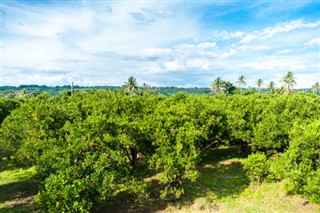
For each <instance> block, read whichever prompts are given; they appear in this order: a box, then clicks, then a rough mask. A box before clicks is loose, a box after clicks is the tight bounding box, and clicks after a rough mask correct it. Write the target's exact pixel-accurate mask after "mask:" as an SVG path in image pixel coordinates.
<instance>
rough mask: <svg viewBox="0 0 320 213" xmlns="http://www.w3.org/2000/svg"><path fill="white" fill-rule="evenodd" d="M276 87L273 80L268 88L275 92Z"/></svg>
mask: <svg viewBox="0 0 320 213" xmlns="http://www.w3.org/2000/svg"><path fill="white" fill-rule="evenodd" d="M275 88H276V84H275V83H274V82H273V81H270V83H269V85H268V89H269V91H270V94H273V92H274V90H275Z"/></svg>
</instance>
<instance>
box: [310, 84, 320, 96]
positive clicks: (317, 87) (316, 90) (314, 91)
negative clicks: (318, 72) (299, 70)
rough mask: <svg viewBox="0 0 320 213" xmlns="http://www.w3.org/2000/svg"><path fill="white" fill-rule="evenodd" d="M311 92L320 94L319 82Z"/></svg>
mask: <svg viewBox="0 0 320 213" xmlns="http://www.w3.org/2000/svg"><path fill="white" fill-rule="evenodd" d="M311 91H312V92H313V93H314V94H316V95H318V94H319V91H320V84H319V82H317V83H315V84H314V85H313V86H312V88H311Z"/></svg>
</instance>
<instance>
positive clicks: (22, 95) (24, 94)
mask: <svg viewBox="0 0 320 213" xmlns="http://www.w3.org/2000/svg"><path fill="white" fill-rule="evenodd" d="M18 97H19V98H29V97H30V94H29V92H28V90H26V89H22V90H20V91H19V93H18Z"/></svg>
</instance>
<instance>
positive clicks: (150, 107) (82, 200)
mask: <svg viewBox="0 0 320 213" xmlns="http://www.w3.org/2000/svg"><path fill="white" fill-rule="evenodd" d="M131 91H133V90H128V91H126V93H125V92H121V91H118V92H114V91H106V90H90V91H87V92H75V93H74V94H73V95H70V94H69V93H63V94H60V95H57V96H54V97H51V96H49V95H47V94H40V95H37V96H36V97H32V98H30V99H25V101H23V103H21V106H20V107H18V108H17V109H15V110H13V111H12V112H11V114H10V115H9V116H8V117H6V115H8V114H9V113H10V111H11V110H12V109H13V108H16V107H17V106H19V103H20V102H17V101H14V100H13V101H11V102H6V100H4V102H6V104H7V105H6V107H2V109H3V110H4V111H5V110H7V109H8V110H7V111H5V112H6V113H4V114H1V116H2V117H3V118H4V117H6V119H5V120H4V121H3V123H2V126H1V134H0V143H1V147H3V149H4V150H6V153H7V155H10V156H12V158H13V159H14V160H15V162H16V163H17V164H20V165H27V166H31V165H35V166H36V168H37V170H38V173H39V175H40V177H41V179H42V184H41V189H40V192H39V195H38V197H37V203H38V205H39V208H40V210H41V211H43V212H87V211H89V210H90V209H92V208H93V207H95V206H96V204H99V203H101V202H102V201H104V200H107V199H109V198H112V197H113V196H115V195H117V194H119V193H121V192H126V193H129V194H132V195H135V197H136V198H137V199H142V198H143V195H145V194H146V184H145V180H144V177H146V174H148V173H159V184H160V188H161V191H162V193H161V197H162V198H163V199H171V198H179V197H180V196H181V195H182V194H183V192H184V190H183V182H184V181H185V180H190V181H194V180H196V178H197V176H198V172H197V165H198V163H199V162H200V160H201V157H202V155H203V154H204V153H206V151H207V150H208V149H210V148H211V147H212V146H218V145H221V144H239V145H241V147H242V153H239V154H242V155H246V154H249V152H250V151H251V152H253V154H252V155H250V156H249V157H248V159H247V160H246V161H245V162H244V167H245V169H246V171H247V174H248V177H249V178H250V179H251V180H252V181H258V182H261V181H263V180H264V179H265V178H269V179H270V180H271V179H272V180H282V179H285V181H286V182H287V186H288V187H287V189H288V192H291V193H300V194H303V195H305V196H307V197H309V198H310V200H311V201H314V202H317V203H320V194H319V191H320V190H319V185H320V166H319V165H320V152H319V150H320V131H319V130H320V98H319V97H318V96H316V95H311V94H304V95H297V94H292V95H286V96H280V95H266V94H253V95H245V94H242V95H232V96H230V95H225V94H218V95H213V96H195V95H185V94H182V93H178V94H176V95H174V96H171V97H163V96H159V95H155V94H149V93H144V94H138V95H136V94H135V93H134V92H131Z"/></svg>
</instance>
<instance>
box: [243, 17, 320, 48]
mask: <svg viewBox="0 0 320 213" xmlns="http://www.w3.org/2000/svg"><path fill="white" fill-rule="evenodd" d="M318 26H320V21H317V22H313V23H312V22H311V23H310V22H309V23H308V22H303V21H301V20H300V19H298V20H294V21H291V22H286V23H282V24H277V25H276V26H273V27H268V28H265V29H263V30H262V31H254V32H252V33H248V34H247V35H246V36H245V37H244V38H243V39H242V40H241V41H240V43H249V42H251V41H253V40H263V39H267V38H271V37H273V36H274V35H276V34H279V33H286V32H290V31H293V30H298V29H304V28H315V27H318Z"/></svg>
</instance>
